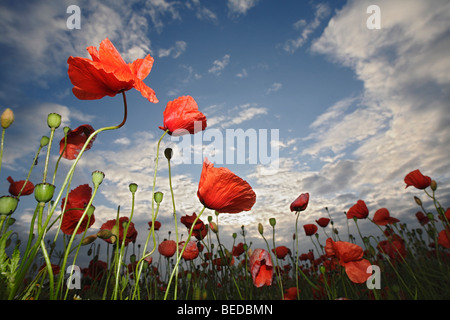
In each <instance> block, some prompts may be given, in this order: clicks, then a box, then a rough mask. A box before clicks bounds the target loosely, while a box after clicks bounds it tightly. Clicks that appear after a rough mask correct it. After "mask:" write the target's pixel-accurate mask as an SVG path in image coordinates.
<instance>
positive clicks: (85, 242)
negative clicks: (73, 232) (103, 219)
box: [81, 234, 97, 246]
mask: <svg viewBox="0 0 450 320" xmlns="http://www.w3.org/2000/svg"><path fill="white" fill-rule="evenodd" d="M96 239H97V236H96V235H95V234H93V235H91V236H87V237H86V238H84V239H83V240H82V241H81V245H82V246H86V245H88V244H91V243H92V242H94V241H95V240H96Z"/></svg>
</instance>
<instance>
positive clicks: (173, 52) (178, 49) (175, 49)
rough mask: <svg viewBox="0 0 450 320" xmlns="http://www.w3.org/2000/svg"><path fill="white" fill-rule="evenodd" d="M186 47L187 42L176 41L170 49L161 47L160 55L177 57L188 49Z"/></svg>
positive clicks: (161, 56) (162, 56) (160, 56)
mask: <svg viewBox="0 0 450 320" xmlns="http://www.w3.org/2000/svg"><path fill="white" fill-rule="evenodd" d="M186 48H187V43H186V42H185V41H176V42H175V44H174V45H173V46H171V47H170V48H168V49H159V50H158V57H159V58H164V57H168V56H172V58H174V59H176V58H178V57H179V56H180V55H182V54H183V53H184V52H185V51H186Z"/></svg>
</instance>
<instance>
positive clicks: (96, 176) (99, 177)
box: [92, 170, 105, 186]
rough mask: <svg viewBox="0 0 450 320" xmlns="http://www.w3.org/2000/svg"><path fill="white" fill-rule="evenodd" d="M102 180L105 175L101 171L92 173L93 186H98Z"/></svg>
mask: <svg viewBox="0 0 450 320" xmlns="http://www.w3.org/2000/svg"><path fill="white" fill-rule="evenodd" d="M103 178H105V174H104V173H103V172H101V171H98V170H96V171H94V172H92V182H93V183H94V185H96V186H99V185H100V184H101V183H102V182H103Z"/></svg>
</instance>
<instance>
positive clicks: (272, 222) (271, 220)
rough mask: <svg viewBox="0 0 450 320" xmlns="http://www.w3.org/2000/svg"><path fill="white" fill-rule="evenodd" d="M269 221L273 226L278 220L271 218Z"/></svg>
mask: <svg viewBox="0 0 450 320" xmlns="http://www.w3.org/2000/svg"><path fill="white" fill-rule="evenodd" d="M269 223H270V225H271V226H272V227H275V225H276V224H277V220H276V219H275V218H270V219H269Z"/></svg>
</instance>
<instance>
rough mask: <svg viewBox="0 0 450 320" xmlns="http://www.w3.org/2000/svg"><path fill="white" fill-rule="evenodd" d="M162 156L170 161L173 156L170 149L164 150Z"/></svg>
mask: <svg viewBox="0 0 450 320" xmlns="http://www.w3.org/2000/svg"><path fill="white" fill-rule="evenodd" d="M164 155H165V156H166V158H167V160H170V159H172V156H173V151H172V148H166V150H164Z"/></svg>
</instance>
